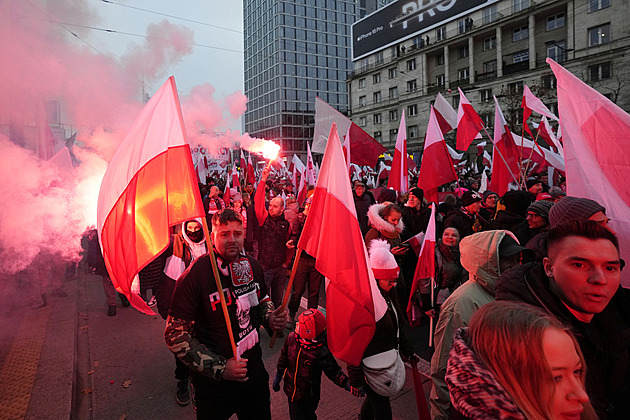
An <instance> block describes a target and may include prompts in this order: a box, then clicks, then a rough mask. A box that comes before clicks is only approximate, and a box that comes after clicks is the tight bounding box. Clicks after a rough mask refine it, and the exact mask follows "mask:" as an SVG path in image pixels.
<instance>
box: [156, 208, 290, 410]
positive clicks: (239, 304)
mask: <svg viewBox="0 0 630 420" xmlns="http://www.w3.org/2000/svg"><path fill="white" fill-rule="evenodd" d="M212 224H213V226H212V228H213V229H212V243H213V247H214V249H215V257H216V262H217V266H218V269H219V277H220V279H219V280H220V283H221V284H222V287H223V293H224V294H225V300H226V304H227V309H228V313H229V322H230V324H231V326H232V332H233V338H234V342H235V344H236V353H237V354H236V357H234V355H233V352H232V347H231V344H230V339H229V337H228V335H227V329H226V327H225V323H226V319H225V318H224V315H223V311H222V308H221V303H220V296H219V291H218V290H217V286H216V282H215V279H214V278H213V277H214V274H213V272H212V265H211V261H210V256H209V254H205V255H203V256H202V257H200V258H198V259H197V260H195V261H194V262H193V263H192V265H191V266H190V267H188V269H187V270H186V271H185V272H184V274H183V275H182V276H181V277H180V278H179V280H178V281H177V285H176V286H175V291H174V293H173V299H172V301H171V307H170V310H169V316H168V318H167V320H166V330H165V332H164V337H165V340H166V344H167V346H168V347H169V349H170V350H171V351H172V352H173V353H175V355H177V357H179V358H180V360H182V361H183V362H184V363H185V364H186V365H187V366H188V367H189V368H190V373H191V376H192V385H193V393H194V398H193V402H194V404H195V410H196V412H197V418H198V419H209V418H212V419H225V420H227V419H229V418H230V417H231V416H232V415H233V414H236V415H237V417H238V418H239V419H240V420H243V419H271V408H270V394H269V375H268V373H267V371H266V370H265V366H264V364H263V361H262V349H261V348H260V344H259V342H258V341H259V338H258V330H259V327H260V326H261V325H263V326H264V327H265V328H267V330H268V332H271V331H272V330H275V331H282V330H283V328H284V326H285V324H286V321H287V313H286V311H281V310H280V309H278V310H276V309H275V308H274V306H273V304H272V303H271V301H270V299H269V296H268V295H267V287H266V285H265V282H264V280H263V272H262V267H261V266H260V264H259V263H258V262H257V261H256V260H254V259H253V258H251V257H247V256H242V255H241V251H242V249H243V241H244V232H243V222H242V220H241V218H240V216H239V214H238V213H236V212H235V211H234V210H232V209H225V210H223V211H221V212H218V213H216V214H215V215H214V216H213V217H212Z"/></svg>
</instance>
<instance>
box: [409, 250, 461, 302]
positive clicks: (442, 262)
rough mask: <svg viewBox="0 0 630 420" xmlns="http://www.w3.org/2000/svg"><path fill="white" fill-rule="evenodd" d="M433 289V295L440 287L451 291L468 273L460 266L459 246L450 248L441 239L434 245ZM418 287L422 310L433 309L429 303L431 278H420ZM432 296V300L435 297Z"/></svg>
mask: <svg viewBox="0 0 630 420" xmlns="http://www.w3.org/2000/svg"><path fill="white" fill-rule="evenodd" d="M434 278H435V289H434V290H433V292H434V295H436V296H437V293H438V292H439V291H440V290H442V289H447V290H448V291H449V292H450V293H453V291H455V289H457V288H458V287H459V286H460V285H462V284H463V283H464V282H465V281H466V280H467V279H468V273H467V272H466V270H464V268H463V267H462V263H461V261H460V253H459V248H451V247H449V246H446V245H444V243H442V241H440V242H438V243H437V244H436V246H435V277H434ZM419 286H420V288H419V289H418V291H419V293H420V295H421V299H422V310H423V311H424V312H426V311H428V310H430V309H433V306H432V305H431V279H430V278H424V279H420V283H419ZM436 296H434V302H435V298H436Z"/></svg>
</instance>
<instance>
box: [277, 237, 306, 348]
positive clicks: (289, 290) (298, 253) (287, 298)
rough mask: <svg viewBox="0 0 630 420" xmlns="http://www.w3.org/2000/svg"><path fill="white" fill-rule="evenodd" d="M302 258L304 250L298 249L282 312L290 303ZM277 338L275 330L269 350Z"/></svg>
mask: <svg viewBox="0 0 630 420" xmlns="http://www.w3.org/2000/svg"><path fill="white" fill-rule="evenodd" d="M301 256H302V248H298V250H297V252H296V253H295V259H294V260H293V267H292V268H291V276H290V277H289V283H288V284H287V290H285V291H284V297H283V298H282V305H280V308H282V309H281V311H280V312H283V311H284V310H285V309H286V307H287V303H288V302H289V296H291V288H292V287H293V280H295V273H296V272H297V267H298V264H299V263H300V257H301ZM276 338H278V331H276V330H274V331H273V335H272V336H271V341H269V348H270V349H272V348H273V346H274V345H275V344H276Z"/></svg>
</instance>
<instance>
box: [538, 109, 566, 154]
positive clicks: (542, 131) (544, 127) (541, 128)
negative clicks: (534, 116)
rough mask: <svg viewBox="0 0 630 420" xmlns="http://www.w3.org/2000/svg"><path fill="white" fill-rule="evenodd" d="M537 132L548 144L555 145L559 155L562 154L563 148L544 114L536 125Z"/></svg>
mask: <svg viewBox="0 0 630 420" xmlns="http://www.w3.org/2000/svg"><path fill="white" fill-rule="evenodd" d="M538 134H539V135H540V137H542V138H543V139H544V140H545V141H546V142H547V144H548V145H549V146H553V147H555V148H556V149H557V150H558V153H559V154H560V155H561V156H564V148H563V147H562V144H560V142H559V141H558V139H557V138H556V135H555V134H554V133H553V130H552V129H551V126H550V125H549V121H547V117H545V116H543V117H542V120H541V121H540V124H539V125H538Z"/></svg>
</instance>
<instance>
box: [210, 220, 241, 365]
mask: <svg viewBox="0 0 630 420" xmlns="http://www.w3.org/2000/svg"><path fill="white" fill-rule="evenodd" d="M201 222H202V225H203V233H204V235H206V247H207V248H208V255H209V256H210V263H211V264H212V274H213V275H214V281H215V283H216V286H217V292H218V293H219V300H220V301H221V309H222V310H223V317H224V318H225V326H226V327H227V332H228V337H229V338H230V345H231V346H232V353H233V354H234V359H238V357H237V356H236V343H235V342H234V334H233V333H232V324H231V323H230V314H229V312H228V309H227V303H226V302H225V295H224V294H223V285H222V284H221V277H219V267H218V266H217V260H216V258H215V256H214V249H213V248H212V242H211V241H210V232H209V231H208V222H207V221H206V218H205V217H202V218H201Z"/></svg>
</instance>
